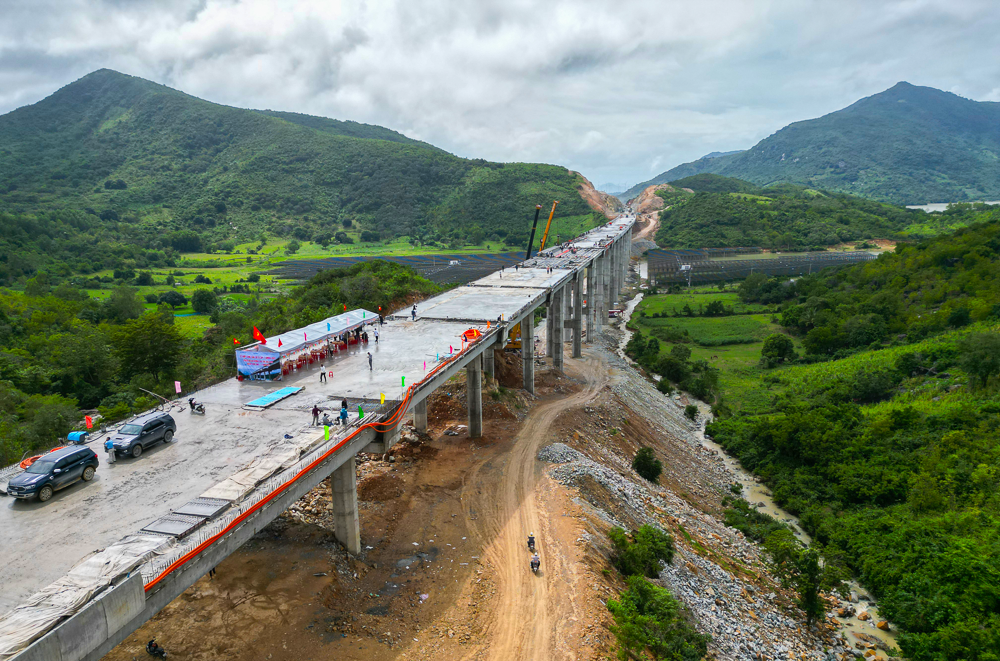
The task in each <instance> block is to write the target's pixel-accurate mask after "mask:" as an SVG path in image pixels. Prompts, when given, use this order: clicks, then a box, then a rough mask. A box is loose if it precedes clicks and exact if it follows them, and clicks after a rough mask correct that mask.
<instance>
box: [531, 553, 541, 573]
mask: <svg viewBox="0 0 1000 661" xmlns="http://www.w3.org/2000/svg"><path fill="white" fill-rule="evenodd" d="M541 565H542V559H541V558H539V557H538V554H537V553H536V554H535V555H533V556H531V571H538V568H539V567H540V566H541Z"/></svg>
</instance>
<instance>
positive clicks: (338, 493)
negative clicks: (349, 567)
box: [330, 456, 361, 555]
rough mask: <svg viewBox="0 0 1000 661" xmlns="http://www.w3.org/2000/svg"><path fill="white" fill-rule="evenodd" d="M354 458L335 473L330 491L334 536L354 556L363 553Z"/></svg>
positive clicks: (331, 478) (331, 479)
mask: <svg viewBox="0 0 1000 661" xmlns="http://www.w3.org/2000/svg"><path fill="white" fill-rule="evenodd" d="M355 470H356V469H355V467H354V457H353V456H352V457H351V458H350V459H348V460H347V461H345V462H344V464H343V465H342V466H341V467H340V468H338V469H337V470H335V471H333V475H332V476H331V477H330V491H331V492H332V495H333V534H334V536H336V538H337V541H338V542H340V543H341V544H343V545H344V546H345V547H346V548H347V552H348V553H350V554H352V555H358V554H360V553H361V526H360V524H359V523H358V479H357V474H356V473H355Z"/></svg>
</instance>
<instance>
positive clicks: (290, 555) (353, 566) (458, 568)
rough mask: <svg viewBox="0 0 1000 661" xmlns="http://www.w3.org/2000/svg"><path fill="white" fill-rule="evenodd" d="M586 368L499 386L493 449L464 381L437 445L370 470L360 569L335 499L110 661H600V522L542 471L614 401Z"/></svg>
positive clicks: (445, 408) (246, 551) (439, 406)
mask: <svg viewBox="0 0 1000 661" xmlns="http://www.w3.org/2000/svg"><path fill="white" fill-rule="evenodd" d="M584 355H585V358H584V359H583V360H582V361H581V360H570V359H567V361H566V370H567V375H566V376H563V375H557V374H555V373H552V372H551V371H549V370H547V369H543V370H540V371H539V373H538V374H537V376H536V388H537V392H538V394H537V397H531V396H528V395H525V394H524V393H522V392H520V391H518V390H516V389H508V390H504V391H500V390H498V385H497V384H492V385H491V386H490V387H489V388H488V392H489V394H488V395H487V394H484V396H483V404H484V423H485V424H484V436H483V438H481V439H469V438H468V437H467V435H466V433H465V431H464V429H463V428H462V427H461V425H463V424H464V423H465V404H464V399H465V383H464V376H459V377H457V378H456V380H455V381H454V382H450V383H449V386H448V387H446V388H442V389H440V391H439V392H438V393H435V395H434V398H433V399H432V401H431V403H430V405H429V406H428V413H429V418H430V423H431V435H430V436H429V437H423V439H422V440H421V441H419V442H417V443H415V444H412V445H411V444H410V443H409V442H403V443H401V444H399V445H397V446H396V448H394V453H395V456H394V457H393V459H394V460H395V461H394V463H390V462H388V461H386V460H385V459H384V458H382V457H374V456H372V457H367V458H365V459H364V460H363V461H362V462H361V463H359V467H358V472H359V481H358V484H359V500H360V501H361V503H360V505H361V512H360V515H361V528H362V541H363V543H364V544H365V545H366V551H365V553H364V555H363V556H362V557H360V558H353V557H350V556H348V555H346V553H345V552H344V551H343V549H342V547H340V546H339V544H337V543H336V542H335V541H334V540H333V538H332V532H331V531H332V513H331V512H330V510H329V509H328V507H329V487H328V486H327V485H323V486H321V487H318V488H317V489H315V490H314V491H313V492H311V493H310V494H309V495H308V496H307V497H305V498H303V499H302V500H301V501H299V503H297V504H296V505H295V506H294V507H293V508H292V510H291V511H289V512H287V513H286V514H285V515H283V516H282V517H281V518H279V520H278V521H277V522H275V523H274V524H272V525H271V526H269V527H268V528H266V529H265V531H263V532H262V533H260V534H259V535H258V536H256V537H255V538H254V539H253V540H251V541H250V542H248V543H247V544H245V545H244V546H243V547H242V548H241V549H240V550H239V551H238V552H237V553H234V554H233V555H232V556H230V558H228V559H227V560H225V561H224V562H223V563H222V564H220V565H219V568H218V575H217V576H216V577H215V578H214V579H212V578H209V577H205V578H203V579H201V580H200V581H198V583H196V584H195V585H194V586H193V587H192V588H190V589H189V590H188V591H187V592H185V593H184V595H182V596H181V597H179V598H178V599H175V600H174V601H173V602H171V604H170V605H169V606H168V607H167V608H165V609H164V610H163V611H162V612H161V613H160V614H158V615H157V616H156V617H155V618H153V620H150V621H149V622H147V623H146V624H145V625H143V627H142V628H141V629H140V630H139V631H138V632H136V633H135V634H133V635H132V636H130V637H129V639H128V640H127V641H125V642H123V643H122V644H121V645H119V646H118V647H117V648H116V649H115V650H113V651H112V652H111V653H109V654H108V655H107V656H106V657H105V659H106V660H107V661H131V660H132V659H133V658H134V657H135V656H136V655H138V656H140V657H141V656H142V654H143V652H142V646H143V645H145V642H146V641H147V640H149V639H150V638H152V637H154V636H155V637H156V638H157V640H159V641H161V643H162V644H164V645H165V646H166V647H167V649H168V650H170V654H171V657H173V656H175V654H176V655H177V656H178V658H185V659H190V660H192V661H209V660H214V659H217V658H227V657H231V658H240V659H246V660H247V661H265V660H267V661H291V660H293V659H303V658H310V659H326V658H337V659H341V660H342V661H358V660H361V659H364V660H365V661H394V660H397V659H429V658H433V659H435V660H436V661H461V660H465V659H469V660H472V659H475V660H476V661H482V660H485V659H533V658H538V659H579V660H581V661H582V660H583V659H591V658H604V655H605V653H606V652H607V649H608V648H607V647H606V645H607V642H608V637H609V636H608V634H607V633H606V630H605V629H603V627H602V626H601V622H602V618H607V610H606V608H604V606H603V603H602V602H601V600H600V599H601V598H605V599H606V598H607V591H604V592H602V593H600V594H598V592H596V591H595V590H594V588H593V586H594V585H595V584H597V583H600V582H602V579H603V577H602V576H601V574H600V568H597V569H595V568H594V566H593V563H592V561H591V559H590V558H589V555H590V551H591V547H590V546H589V545H587V544H582V543H581V542H580V541H579V540H580V538H581V535H582V534H584V531H585V530H586V529H587V526H588V519H587V517H586V516H584V515H583V514H582V513H581V510H580V506H579V505H578V504H577V503H575V502H574V501H573V498H574V496H575V492H574V491H573V490H571V489H567V488H566V487H564V486H562V485H561V484H559V483H557V482H555V481H554V480H552V479H550V478H548V477H546V475H545V474H544V472H543V471H544V469H545V464H543V463H542V462H538V461H537V460H536V455H537V452H538V449H539V447H540V446H543V445H545V444H547V443H548V442H549V441H551V440H554V437H555V436H559V434H560V430H559V429H558V423H556V421H557V419H558V418H559V417H560V416H565V415H566V413H567V411H570V410H571V409H573V408H574V407H576V408H580V407H581V406H584V405H586V404H587V403H588V402H589V401H590V400H591V398H592V397H594V396H595V395H598V394H599V393H601V392H602V389H603V392H604V393H606V392H607V389H604V383H605V382H606V380H608V379H609V378H611V377H610V375H609V371H610V372H614V371H613V370H609V369H608V367H607V365H606V364H604V363H603V362H602V361H601V360H600V359H599V358H597V357H595V356H592V355H590V354H588V353H585V354H584ZM498 364H499V363H498ZM507 380H509V381H510V383H509V384H508V388H511V387H512V386H513V383H514V382H515V381H518V382H519V380H520V374H519V373H518V374H512V375H510V378H509V379H507ZM494 395H498V397H494ZM454 430H458V431H457V435H456V432H455V431H454ZM446 431H447V432H448V433H446ZM562 431H563V432H565V430H562ZM449 434H451V435H449ZM564 435H565V434H564V433H563V436H564ZM532 531H533V532H535V534H536V537H537V539H538V549H539V552H540V555H541V558H542V568H541V571H540V573H539V574H538V575H537V576H535V575H532V574H531V572H530V569H529V566H528V563H529V559H530V555H529V553H528V550H527V546H526V538H527V533H528V532H532ZM425 598H426V601H425ZM599 631H603V633H598V632H599ZM570 641H572V643H573V644H575V645H576V648H575V649H574V648H573V646H572V645H571V644H570Z"/></svg>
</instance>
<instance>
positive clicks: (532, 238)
mask: <svg viewBox="0 0 1000 661" xmlns="http://www.w3.org/2000/svg"><path fill="white" fill-rule="evenodd" d="M541 210H542V205H541V204H536V205H535V222H534V223H533V224H532V225H531V236H530V237H528V250H527V251H525V253H524V261H528V260H529V259H531V244H532V243H534V242H535V230H536V229H538V214H539V212H540V211H541Z"/></svg>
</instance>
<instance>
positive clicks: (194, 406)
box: [188, 397, 205, 415]
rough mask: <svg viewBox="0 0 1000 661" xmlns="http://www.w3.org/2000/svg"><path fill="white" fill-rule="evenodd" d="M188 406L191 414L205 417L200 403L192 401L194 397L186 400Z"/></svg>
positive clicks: (203, 407)
mask: <svg viewBox="0 0 1000 661" xmlns="http://www.w3.org/2000/svg"><path fill="white" fill-rule="evenodd" d="M188 404H189V405H190V406H191V413H198V414H199V415H205V405H204V404H202V403H201V402H196V401H194V397H189V398H188Z"/></svg>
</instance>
